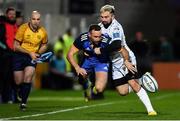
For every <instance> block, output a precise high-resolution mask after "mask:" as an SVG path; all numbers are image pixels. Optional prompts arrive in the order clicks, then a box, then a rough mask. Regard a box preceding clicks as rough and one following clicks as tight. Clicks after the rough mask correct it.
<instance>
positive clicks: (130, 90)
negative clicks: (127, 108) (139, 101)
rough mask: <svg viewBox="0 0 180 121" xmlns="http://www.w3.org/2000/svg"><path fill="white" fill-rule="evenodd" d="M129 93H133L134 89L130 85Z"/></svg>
mask: <svg viewBox="0 0 180 121" xmlns="http://www.w3.org/2000/svg"><path fill="white" fill-rule="evenodd" d="M128 91H129V93H131V92H133V89H132V88H131V86H130V85H129V86H128Z"/></svg>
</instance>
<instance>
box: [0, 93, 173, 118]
mask: <svg viewBox="0 0 180 121" xmlns="http://www.w3.org/2000/svg"><path fill="white" fill-rule="evenodd" d="M174 95H176V94H168V95H161V96H158V97H155V98H152V99H153V100H160V99H163V98H167V97H171V96H174ZM115 103H127V100H126V101H120V102H119V101H118V102H117V101H116V102H109V103H103V104H96V105H89V106H87V105H86V106H80V107H74V108H69V109H63V110H57V111H52V112H47V113H39V114H33V115H25V116H19V117H9V118H3V119H0V121H1V120H15V119H23V118H29V117H38V116H44V115H51V114H56V113H62V112H68V111H74V110H80V109H86V108H92V107H97V106H105V105H111V104H115Z"/></svg>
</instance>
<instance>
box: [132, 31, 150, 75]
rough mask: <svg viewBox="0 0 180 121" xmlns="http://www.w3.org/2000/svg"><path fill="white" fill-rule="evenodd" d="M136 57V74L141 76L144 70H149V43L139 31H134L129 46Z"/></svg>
mask: <svg viewBox="0 0 180 121" xmlns="http://www.w3.org/2000/svg"><path fill="white" fill-rule="evenodd" d="M129 47H130V48H131V49H132V51H133V52H134V54H135V56H136V58H137V65H138V66H137V68H138V74H139V75H138V76H139V77H141V76H142V75H143V74H144V73H145V72H147V71H151V65H150V64H151V63H150V58H149V55H148V54H149V45H148V43H147V40H145V39H144V35H143V33H142V32H141V31H137V32H136V33H135V40H134V41H132V43H130V46H129Z"/></svg>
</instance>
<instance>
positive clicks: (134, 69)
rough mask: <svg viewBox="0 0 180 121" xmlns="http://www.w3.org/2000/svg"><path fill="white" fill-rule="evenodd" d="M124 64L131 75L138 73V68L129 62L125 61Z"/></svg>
mask: <svg viewBox="0 0 180 121" xmlns="http://www.w3.org/2000/svg"><path fill="white" fill-rule="evenodd" d="M124 64H125V66H126V67H127V69H128V70H129V71H130V72H131V73H133V74H135V72H137V69H136V67H135V66H134V65H133V64H132V63H131V62H129V61H128V60H125V61H124Z"/></svg>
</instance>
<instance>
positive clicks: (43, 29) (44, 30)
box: [39, 26, 47, 33]
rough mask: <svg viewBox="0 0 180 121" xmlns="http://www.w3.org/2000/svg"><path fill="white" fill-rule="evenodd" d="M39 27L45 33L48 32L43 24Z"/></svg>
mask: <svg viewBox="0 0 180 121" xmlns="http://www.w3.org/2000/svg"><path fill="white" fill-rule="evenodd" d="M39 29H40V30H41V31H42V32H43V33H47V32H46V29H45V28H44V27H43V26H41V27H40V28H39Z"/></svg>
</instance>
